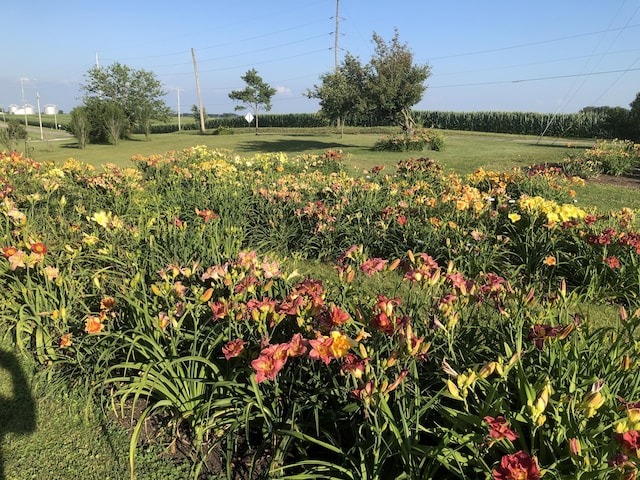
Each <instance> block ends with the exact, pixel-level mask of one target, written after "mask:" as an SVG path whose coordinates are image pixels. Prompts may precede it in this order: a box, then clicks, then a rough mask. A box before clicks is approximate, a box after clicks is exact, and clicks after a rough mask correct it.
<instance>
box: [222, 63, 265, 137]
mask: <svg viewBox="0 0 640 480" xmlns="http://www.w3.org/2000/svg"><path fill="white" fill-rule="evenodd" d="M240 78H241V79H242V80H243V81H244V82H245V83H246V84H247V86H246V87H245V88H244V89H243V90H233V91H232V92H231V93H229V98H230V99H231V100H235V101H236V102H239V103H240V104H239V105H237V106H236V110H242V109H244V108H251V110H252V111H253V114H254V115H255V117H256V134H257V133H258V117H259V114H260V110H262V109H264V110H265V111H266V112H268V111H269V110H271V97H273V96H274V95H275V94H276V89H275V88H273V87H271V86H270V85H269V84H268V83H266V82H265V81H264V80H262V77H261V76H260V75H258V72H257V70H256V69H255V68H252V69H251V70H248V71H247V73H245V74H244V76H242V77H240Z"/></svg>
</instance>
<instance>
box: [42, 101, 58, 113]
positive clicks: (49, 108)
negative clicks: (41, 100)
mask: <svg viewBox="0 0 640 480" xmlns="http://www.w3.org/2000/svg"><path fill="white" fill-rule="evenodd" d="M44 114H45V115H55V114H56V106H55V105H50V104H49V105H45V106H44Z"/></svg>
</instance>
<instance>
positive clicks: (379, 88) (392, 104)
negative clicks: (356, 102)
mask: <svg viewBox="0 0 640 480" xmlns="http://www.w3.org/2000/svg"><path fill="white" fill-rule="evenodd" d="M373 42H374V43H375V44H376V47H375V53H374V55H373V57H372V58H371V61H370V62H369V75H368V78H367V81H366V83H365V86H364V88H365V91H366V92H367V96H368V100H369V102H370V103H369V106H370V109H371V110H372V112H373V113H374V114H375V115H376V117H377V118H378V119H380V120H382V121H389V122H393V123H399V124H400V125H401V126H402V128H403V130H404V131H405V132H407V133H410V132H411V131H412V130H413V127H414V122H413V118H412V116H411V107H412V106H414V105H415V104H416V103H418V102H419V101H420V100H422V96H423V95H424V92H425V90H426V88H427V87H426V86H425V84H424V82H425V81H426V80H427V78H428V77H429V75H431V68H430V67H429V66H428V65H426V64H425V65H414V63H413V52H412V51H411V50H410V49H409V47H408V46H407V44H406V43H400V36H399V34H398V30H396V31H395V35H394V36H393V39H392V40H391V42H390V43H388V44H387V43H386V42H385V41H384V40H383V39H382V37H380V36H379V35H378V34H376V33H374V34H373Z"/></svg>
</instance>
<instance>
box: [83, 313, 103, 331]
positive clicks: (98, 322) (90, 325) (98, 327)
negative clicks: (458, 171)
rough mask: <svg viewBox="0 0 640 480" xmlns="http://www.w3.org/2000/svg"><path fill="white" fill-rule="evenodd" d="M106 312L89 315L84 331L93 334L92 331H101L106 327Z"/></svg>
mask: <svg viewBox="0 0 640 480" xmlns="http://www.w3.org/2000/svg"><path fill="white" fill-rule="evenodd" d="M103 320H104V314H100V316H96V315H89V316H88V317H87V321H86V324H85V327H84V331H85V332H87V333H89V334H92V333H100V332H101V331H102V329H103V328H104V323H102V321H103Z"/></svg>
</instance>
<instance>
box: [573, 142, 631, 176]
mask: <svg viewBox="0 0 640 480" xmlns="http://www.w3.org/2000/svg"><path fill="white" fill-rule="evenodd" d="M584 157H585V159H586V160H592V161H594V162H596V163H597V164H598V165H599V166H600V168H601V169H602V172H603V173H606V174H608V175H625V174H627V173H629V172H630V171H631V170H632V169H633V167H634V166H636V165H638V163H639V162H640V144H634V143H633V142H631V141H630V140H618V139H614V140H611V141H607V140H602V141H599V142H597V143H596V144H595V145H594V146H593V148H591V149H589V150H586V151H585V152H584Z"/></svg>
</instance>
